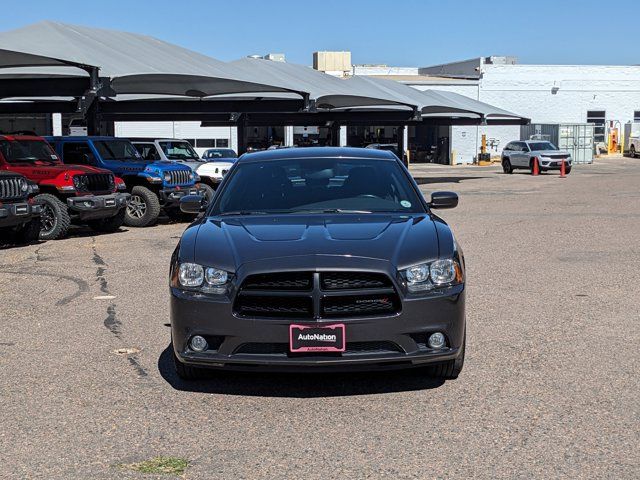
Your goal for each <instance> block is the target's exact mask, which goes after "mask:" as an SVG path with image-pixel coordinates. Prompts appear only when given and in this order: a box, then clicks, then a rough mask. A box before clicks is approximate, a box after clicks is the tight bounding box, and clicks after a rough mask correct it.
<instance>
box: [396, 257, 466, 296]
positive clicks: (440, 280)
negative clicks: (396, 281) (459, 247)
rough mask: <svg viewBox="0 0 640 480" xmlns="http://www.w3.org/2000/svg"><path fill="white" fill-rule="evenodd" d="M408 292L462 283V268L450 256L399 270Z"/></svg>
mask: <svg viewBox="0 0 640 480" xmlns="http://www.w3.org/2000/svg"><path fill="white" fill-rule="evenodd" d="M400 273H401V274H402V275H403V276H404V279H405V280H406V282H407V289H408V290H409V291H410V292H421V291H425V290H432V289H434V288H440V287H449V286H452V285H457V284H459V283H462V268H461V267H460V264H459V263H458V262H457V261H456V260H454V259H451V258H447V259H442V260H436V261H434V262H430V263H421V264H419V265H414V266H413V267H409V268H406V269H404V270H401V272H400Z"/></svg>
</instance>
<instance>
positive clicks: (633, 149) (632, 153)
mask: <svg viewBox="0 0 640 480" xmlns="http://www.w3.org/2000/svg"><path fill="white" fill-rule="evenodd" d="M629 156H630V157H631V158H636V147H635V146H634V145H631V148H629Z"/></svg>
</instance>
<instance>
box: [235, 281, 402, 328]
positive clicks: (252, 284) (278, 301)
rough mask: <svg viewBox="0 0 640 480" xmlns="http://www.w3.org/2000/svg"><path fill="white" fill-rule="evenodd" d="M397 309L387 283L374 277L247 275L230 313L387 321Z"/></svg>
mask: <svg viewBox="0 0 640 480" xmlns="http://www.w3.org/2000/svg"><path fill="white" fill-rule="evenodd" d="M401 308H402V306H401V302H400V297H399V296H398V293H397V292H396V290H395V288H394V286H393V282H392V281H391V279H390V278H389V277H388V276H387V275H385V274H383V273H375V272H339V271H332V272H275V273H264V274H258V275H250V276H248V277H247V278H246V279H245V280H244V282H243V283H242V285H241V286H240V289H239V291H238V294H237V295H236V299H235V303H234V311H235V313H236V314H237V315H240V316H243V317H258V318H259V317H271V318H274V317H275V318H278V317H282V318H285V317H286V318H299V319H314V318H316V319H319V318H352V317H363V316H390V315H395V314H397V313H398V312H400V310H401Z"/></svg>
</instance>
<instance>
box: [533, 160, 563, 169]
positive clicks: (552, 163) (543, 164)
mask: <svg viewBox="0 0 640 480" xmlns="http://www.w3.org/2000/svg"><path fill="white" fill-rule="evenodd" d="M540 168H543V169H545V170H560V169H561V168H562V160H555V159H552V160H545V159H543V160H541V161H540ZM564 168H571V160H565V161H564Z"/></svg>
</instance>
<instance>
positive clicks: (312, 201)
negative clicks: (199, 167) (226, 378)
mask: <svg viewBox="0 0 640 480" xmlns="http://www.w3.org/2000/svg"><path fill="white" fill-rule="evenodd" d="M201 201H202V199H201V197H197V196H196V197H191V196H187V197H184V198H183V199H182V202H181V208H182V209H183V210H184V211H185V212H190V213H195V212H202V215H200V217H199V218H198V219H197V220H196V221H195V222H194V223H193V224H191V225H190V226H189V227H188V228H187V229H186V231H185V232H184V234H183V235H182V238H181V239H180V243H179V244H178V246H177V248H176V250H175V252H174V254H173V257H172V259H171V273H170V286H171V288H170V289H171V336H172V345H173V352H174V354H175V355H174V360H175V367H176V370H177V373H178V375H179V376H180V377H181V378H183V379H197V378H200V377H202V376H203V373H205V372H206V369H225V370H256V369H257V368H264V369H267V370H279V371H301V370H307V371H309V370H311V371H327V370H331V371H334V370H369V369H374V368H377V369H390V368H405V367H417V366H423V367H425V374H428V375H431V376H438V377H443V378H456V377H457V376H458V374H459V373H460V371H461V370H462V365H463V362H464V349H465V311H464V297H465V291H464V290H465V289H464V283H465V266H464V257H463V254H462V250H461V248H460V246H459V245H458V244H457V243H456V240H455V238H454V236H453V233H452V232H451V229H450V228H449V226H448V225H447V224H446V223H445V222H444V221H443V220H442V219H441V218H439V217H437V216H436V215H434V214H433V213H432V210H434V209H437V208H452V207H455V206H456V205H457V203H458V197H457V195H456V194H454V193H451V192H434V193H433V194H432V195H431V199H430V201H429V202H426V201H425V199H424V198H423V196H422V194H421V193H420V190H419V189H418V186H417V185H416V183H415V181H414V180H413V178H412V177H411V175H410V174H409V172H408V171H407V169H406V168H405V167H404V165H403V164H402V163H401V162H400V160H399V159H398V157H396V156H395V155H394V154H393V153H392V152H389V151H382V150H372V149H357V148H304V149H301V148H297V149H279V150H271V151H266V152H260V153H252V154H247V155H243V156H242V157H241V158H240V159H239V160H238V161H237V162H236V163H235V165H234V166H233V167H232V168H231V170H230V171H229V173H228V174H227V176H226V177H225V179H224V181H223V182H222V184H221V185H220V187H219V188H218V190H217V191H216V194H215V197H214V198H213V199H212V201H211V203H210V204H209V205H207V206H205V205H202V204H201V203H200V202H201Z"/></svg>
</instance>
